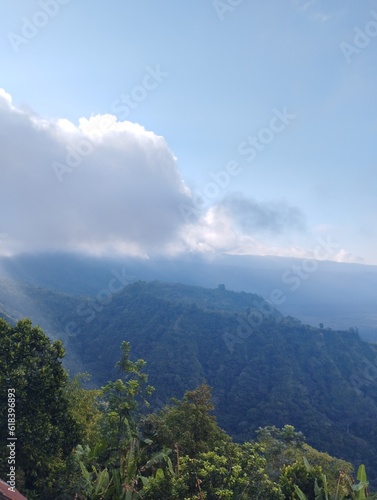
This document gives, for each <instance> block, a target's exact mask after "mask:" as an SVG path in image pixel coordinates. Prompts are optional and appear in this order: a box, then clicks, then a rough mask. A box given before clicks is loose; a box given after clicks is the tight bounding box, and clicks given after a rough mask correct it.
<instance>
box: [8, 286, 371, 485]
mask: <svg viewBox="0 0 377 500" xmlns="http://www.w3.org/2000/svg"><path fill="white" fill-rule="evenodd" d="M17 290H18V301H19V304H18V310H19V311H22V308H23V307H22V302H23V301H24V302H25V304H27V308H26V309H27V311H25V315H26V313H27V314H28V315H30V313H32V306H31V302H30V300H31V299H30V296H31V295H32V296H33V299H34V302H33V307H35V314H36V315H37V319H36V320H35V319H34V318H33V320H34V321H37V322H38V317H39V318H43V321H44V322H45V324H48V325H49V330H48V331H49V334H50V335H53V336H54V338H59V337H61V338H62V339H63V341H64V345H65V348H66V350H67V353H68V356H67V359H68V361H69V368H70V369H71V373H74V371H75V370H80V371H87V372H89V373H91V374H92V381H93V383H95V384H96V385H102V384H105V383H106V382H107V381H108V380H110V379H114V378H116V377H117V372H116V370H115V369H114V365H115V363H116V361H117V359H118V355H119V345H120V344H121V342H122V341H124V340H126V341H128V342H130V344H131V345H132V350H133V353H134V355H135V357H141V358H143V359H145V360H146V361H147V364H148V374H149V380H150V383H151V384H152V385H153V386H154V387H155V388H156V391H155V393H154V394H153V396H152V400H151V402H152V408H153V409H159V408H161V407H162V406H163V405H165V404H166V403H168V402H169V400H170V398H171V397H178V398H181V397H182V396H183V394H184V392H185V391H186V390H193V389H194V388H195V387H197V386H198V385H200V384H201V383H203V382H206V383H208V384H209V385H210V386H211V387H213V401H214V404H215V407H216V415H217V418H218V422H219V425H220V426H221V427H222V428H224V429H225V431H226V432H228V433H229V434H230V435H231V436H232V437H233V438H234V439H235V440H236V441H239V442H243V441H246V440H248V439H251V438H254V437H255V431H256V430H257V429H258V428H259V427H264V426H270V425H275V426H277V427H282V426H284V425H285V424H291V425H293V426H294V427H295V428H296V429H298V430H299V431H301V432H303V433H304V435H305V436H307V440H308V442H309V444H311V445H313V446H314V447H316V448H317V449H319V450H321V451H325V452H328V453H330V454H332V455H334V456H338V457H340V458H344V459H346V460H350V461H352V462H353V463H354V464H355V465H356V466H357V465H358V464H359V463H360V462H361V461H363V462H364V463H365V464H366V466H367V468H368V470H369V471H370V472H369V476H370V479H371V480H373V479H375V477H374V475H375V474H376V472H375V471H376V470H377V367H376V366H377V365H376V360H377V348H376V346H375V345H372V344H369V343H366V342H364V341H362V340H361V339H360V337H359V335H358V333H357V332H356V331H353V330H350V331H344V332H341V331H332V330H330V329H324V328H314V327H312V326H308V325H303V324H301V323H300V322H299V321H297V320H296V319H294V318H291V317H283V316H282V315H280V314H279V313H278V312H277V311H276V310H274V309H273V308H271V307H270V306H269V305H268V304H267V303H266V302H265V301H264V300H263V299H262V298H260V297H258V296H256V295H254V294H249V293H244V292H243V293H235V292H231V291H228V290H226V289H225V287H223V286H219V287H218V288H217V289H212V290H208V289H204V288H200V287H191V286H185V285H179V284H167V283H160V282H151V283H146V282H135V283H133V284H131V285H128V286H126V287H124V288H123V289H122V290H120V291H119V292H118V293H113V294H110V292H109V291H108V292H107V293H106V290H103V291H102V293H101V294H98V295H97V297H95V298H83V297H81V298H80V297H71V296H69V295H66V294H61V293H55V292H51V291H48V290H43V289H37V290H36V289H33V288H32V287H27V288H23V289H21V288H20V286H18V287H17ZM3 295H6V294H4V291H3ZM25 297H26V298H25ZM2 300H3V301H4V300H5V297H3V298H2ZM12 304H13V306H14V305H15V303H14V302H13V303H12ZM25 307H26V306H25ZM31 317H32V315H31ZM41 326H43V327H44V325H43V324H42V325H41Z"/></svg>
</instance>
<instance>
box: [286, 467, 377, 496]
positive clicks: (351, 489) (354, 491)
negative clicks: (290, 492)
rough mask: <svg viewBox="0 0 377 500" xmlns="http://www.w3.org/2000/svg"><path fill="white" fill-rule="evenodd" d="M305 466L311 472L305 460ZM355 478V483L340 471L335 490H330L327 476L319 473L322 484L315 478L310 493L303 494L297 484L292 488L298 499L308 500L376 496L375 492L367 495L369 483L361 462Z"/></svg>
mask: <svg viewBox="0 0 377 500" xmlns="http://www.w3.org/2000/svg"><path fill="white" fill-rule="evenodd" d="M305 468H306V470H307V472H308V474H311V472H312V470H313V468H312V467H311V466H310V465H309V463H308V462H307V461H306V462H305ZM357 480H358V483H355V482H354V481H353V479H352V477H351V476H350V475H349V474H347V473H345V472H344V471H341V472H340V474H339V479H338V484H337V487H336V490H335V491H331V489H330V488H329V486H328V484H327V478H326V476H325V475H324V474H321V479H320V482H321V483H322V484H320V485H319V481H318V478H316V479H315V481H314V490H312V493H309V494H308V495H307V494H305V492H304V491H302V488H301V487H300V485H297V484H295V485H294V489H295V493H296V495H297V498H299V499H300V500H309V499H311V498H313V499H315V500H365V499H366V498H370V499H371V500H373V499H376V498H377V495H376V494H373V495H369V493H368V484H369V483H368V481H367V475H366V472H365V466H364V465H363V464H362V465H360V467H359V469H358V471H357ZM305 486H307V485H305ZM291 498H296V497H291Z"/></svg>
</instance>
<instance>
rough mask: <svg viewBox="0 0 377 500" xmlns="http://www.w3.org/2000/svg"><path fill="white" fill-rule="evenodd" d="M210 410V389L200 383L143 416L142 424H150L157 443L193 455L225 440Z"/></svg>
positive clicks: (212, 407)
mask: <svg viewBox="0 0 377 500" xmlns="http://www.w3.org/2000/svg"><path fill="white" fill-rule="evenodd" d="M213 409H214V406H213V404H212V402H211V389H210V387H209V386H208V385H206V384H202V385H200V386H199V387H197V388H196V389H195V390H193V391H187V392H186V393H185V395H184V397H183V399H182V401H179V400H178V399H173V400H172V404H171V405H170V406H165V407H164V408H163V409H162V410H161V411H160V412H159V414H158V415H151V416H150V417H148V418H145V419H144V421H143V427H144V429H146V428H147V427H148V425H149V426H151V428H152V429H153V430H152V434H150V435H151V437H153V439H154V441H155V442H156V444H157V445H160V446H167V447H169V448H171V449H176V450H177V453H179V454H180V455H188V456H189V457H191V458H194V457H196V456H197V455H198V454H199V453H201V452H204V451H207V450H209V449H214V448H215V447H216V446H219V445H220V444H224V443H226V442H227V441H228V440H229V437H228V436H227V435H226V434H225V432H224V431H222V430H221V429H220V428H219V427H218V425H217V423H216V419H215V417H214V416H213V415H211V414H210V413H211V412H212V411H213ZM149 432H150V433H151V431H150V430H149Z"/></svg>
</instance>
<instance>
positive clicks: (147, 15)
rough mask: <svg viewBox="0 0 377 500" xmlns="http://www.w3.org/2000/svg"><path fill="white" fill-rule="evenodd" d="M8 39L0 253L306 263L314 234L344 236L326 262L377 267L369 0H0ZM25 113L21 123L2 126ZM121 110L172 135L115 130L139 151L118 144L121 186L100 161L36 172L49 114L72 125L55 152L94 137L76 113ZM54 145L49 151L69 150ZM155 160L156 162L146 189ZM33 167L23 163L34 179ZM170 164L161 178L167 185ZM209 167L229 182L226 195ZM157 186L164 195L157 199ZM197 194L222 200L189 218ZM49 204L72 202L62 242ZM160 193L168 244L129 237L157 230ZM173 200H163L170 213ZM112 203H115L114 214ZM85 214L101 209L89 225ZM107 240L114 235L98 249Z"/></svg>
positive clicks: (0, 77) (374, 49)
mask: <svg viewBox="0 0 377 500" xmlns="http://www.w3.org/2000/svg"><path fill="white" fill-rule="evenodd" d="M43 6H44V9H45V11H48V13H47V14H46V13H44V12H45V11H44V10H43ZM25 23H26V24H25ZM28 23H29V24H28ZM38 24H40V26H39V27H38V26H37V27H35V25H38ZM33 26H34V28H33ZM25 30H26V31H25ZM28 30H29V31H28ZM25 33H26V35H27V36H28V38H27V37H26V36H25ZM0 36H1V40H2V43H1V44H0V61H1V69H2V71H1V74H0V87H1V88H3V89H4V90H5V91H6V92H7V93H8V94H10V95H11V96H12V105H11V108H10V107H8V108H4V109H5V111H4V117H3V121H1V120H0V126H1V127H5V129H3V132H4V130H6V131H7V132H6V133H3V134H2V136H3V145H2V147H1V148H2V149H1V150H2V151H3V158H2V153H1V150H0V181H1V188H0V189H1V192H2V195H1V196H2V199H3V205H2V206H1V208H2V210H1V212H2V213H3V214H4V213H8V214H10V215H9V216H8V218H4V220H3V222H2V221H1V220H0V233H1V234H2V235H3V238H2V239H1V240H0V245H2V247H1V246H0V250H1V248H2V251H3V253H6V252H17V251H25V249H27V248H31V249H34V250H43V249H56V248H58V246H59V245H62V246H64V244H65V243H64V242H67V241H69V242H71V243H72V246H71V247H69V246H68V247H67V248H68V249H82V250H85V251H87V250H88V249H92V250H93V249H97V250H98V251H105V250H106V251H107V250H111V248H112V249H116V250H117V251H126V252H127V251H131V250H130V249H132V252H133V253H137V254H143V255H151V254H152V253H153V252H154V251H157V250H156V249H159V251H160V250H161V249H164V251H165V252H168V253H171V254H175V253H179V252H185V251H190V252H192V251H194V252H195V251H202V252H226V253H257V254H273V255H292V256H297V257H301V256H302V257H310V256H312V255H313V252H314V251H315V248H316V246H318V241H319V239H320V238H322V239H323V238H325V239H326V238H327V239H328V238H330V239H331V240H332V241H336V242H337V245H338V246H337V248H338V249H337V250H336V251H334V252H332V253H329V254H328V255H327V258H329V259H330V260H342V261H352V262H364V263H369V264H375V265H377V255H376V248H377V229H376V213H377V197H376V192H377V173H376V167H377V165H376V162H377V160H376V146H375V144H376V134H377V105H376V79H377V78H376V77H377V67H376V56H377V2H376V1H367V0H366V1H363V2H354V1H350V0H333V1H332V2H325V1H324V0H312V1H310V0H302V1H301V0H286V1H285V2H282V1H281V0H266V1H263V2H262V1H256V0H254V1H252V0H243V1H242V0H238V1H237V0H224V1H222V0H218V1H213V0H191V1H190V2H186V3H182V2H177V1H176V0H175V1H173V0H161V1H159V2H156V1H155V0H154V1H153V0H139V1H126V0H123V1H120V0H113V1H112V2H104V1H98V0H92V1H89V0H86V1H85V0H82V1H74V0H71V1H67V0H64V1H63V0H61V1H58V0H50V2H48V1H47V0H39V1H34V0H18V1H17V2H14V1H13V0H4V1H3V2H2V4H1V6H0ZM355 37H356V39H355ZM156 74H157V76H156ZM148 75H150V76H149V77H148ZM153 75H154V76H153ZM153 78H154V80H153ZM127 96H129V99H130V100H128V101H127ZM7 99H8V100H7V101H6V102H8V103H9V102H10V99H9V98H7ZM122 100H123V101H126V102H127V104H126V103H125V102H122ZM129 103H130V104H129ZM9 106H10V105H9ZM16 110H18V111H17V113H18V115H17V116H20V113H23V115H22V116H23V117H24V119H25V120H26V121H25V122H22V123H23V125H22V124H17V123H16V121H15V122H14V123H15V124H14V127H10V128H9V129H7V126H6V123H7V121H8V122H9V120H11V117H12V116H13V115H15V113H16ZM110 114H111V115H114V116H115V118H116V120H117V123H118V124H119V122H122V121H124V120H127V121H130V122H132V123H134V124H140V125H141V126H142V127H144V129H145V130H146V131H151V132H153V133H154V134H155V136H156V137H157V136H162V137H163V138H164V141H165V142H164V144H162V142H161V143H158V145H157V142H156V140H152V139H151V138H150V137H149V136H148V137H149V138H147V134H146V132H140V129H137V128H136V125H135V127H134V128H132V130H131V128H127V130H126V128H125V127H123V128H122V127H120V125H119V127H120V128H119V130H118V129H117V130H116V132H115V131H114V132H113V134H115V133H116V134H118V135H117V137H118V139H119V141H120V142H121V141H123V142H122V144H123V145H124V144H125V143H127V144H130V148H129V149H127V152H126V153H125V152H124V151H125V150H124V147H123V146H122V147H120V145H119V144H120V142H119V143H116V142H114V141H115V139H114V140H113V139H111V140H110V138H108V139H106V140H108V142H106V141H105V142H106V148H107V151H110V150H111V153H109V154H110V156H111V155H112V154H113V153H114V151H118V152H119V151H120V149H122V151H123V153H122V154H123V157H122V158H123V159H122V158H120V157H119V158H118V157H117V158H115V153H114V165H117V166H116V167H115V166H114V169H113V174H112V175H114V176H115V178H114V182H111V183H110V182H109V183H108V184H106V181H105V180H104V179H105V177H104V172H103V171H101V170H100V167H98V169H97V170H96V168H95V167H93V169H92V170H90V171H89V170H88V169H87V170H86V173H85V174H84V170H83V169H82V170H80V172H79V173H77V172H78V171H77V172H73V173H72V175H71V173H69V175H68V173H67V174H66V173H64V182H63V183H61V184H62V186H60V187H57V186H56V180H57V179H52V178H50V176H49V175H50V173H51V169H50V170H48V169H47V167H46V169H45V170H43V169H42V167H41V165H42V164H43V161H46V165H47V164H48V165H49V166H51V164H52V163H53V162H54V161H56V159H58V158H57V157H56V158H55V157H54V158H55V159H54V158H53V157H51V159H49V160H47V159H46V160H43V159H42V158H41V157H40V156H38V155H40V151H39V148H37V147H35V148H33V147H31V146H30V147H29V146H28V144H31V135H30V143H29V135H28V134H29V133H30V134H31V133H32V127H33V126H34V125H35V119H34V121H33V120H32V117H33V116H38V120H39V122H40V123H42V122H43V120H46V121H48V122H49V124H50V128H51V130H52V128H53V127H52V125H51V124H52V123H58V120H60V121H59V123H60V124H61V123H62V122H61V120H62V119H66V120H69V122H71V123H72V124H73V125H74V126H75V127H76V130H75V131H73V130H72V131H71V132H72V133H71V132H68V131H67V130H68V129H69V127H68V125H67V122H66V126H65V128H64V127H63V128H64V130H65V132H64V133H65V134H68V135H69V133H71V135H70V136H69V138H68V135H66V136H65V139H64V140H63V139H61V135H60V136H59V137H60V139H59V140H61V141H63V142H61V144H60V145H62V144H63V143H67V141H68V142H69V141H70V140H76V141H77V140H78V137H79V134H88V131H87V130H86V129H85V130H86V131H85V130H84V128H85V127H82V128H81V129H80V130H78V128H79V120H80V118H82V117H86V118H87V119H89V118H90V117H93V116H97V115H110ZM279 116H280V117H281V116H283V119H281V118H280V121H277V119H274V117H279ZM284 116H285V118H284ZM271 120H274V121H271ZM11 121H12V120H11ZM26 122H27V123H28V125H26ZM12 123H13V121H12ZM33 123H34V125H32V124H33ZM59 126H62V125H59ZM117 126H118V125H117ZM25 127H26V128H25ZM28 127H29V128H28ZM77 127H78V128H77ZM271 127H272V128H271ZM121 128H122V131H121V130H120V129H121ZM62 130H63V129H62ZM51 133H52V132H51ZM10 134H12V135H10ZM18 134H19V135H18ZM62 134H63V132H62ZM72 134H73V135H72ZM75 134H76V135H75ZM127 134H129V135H127ZM138 134H139V135H138ZM0 135H1V129H0ZM73 136H75V139H74V138H73ZM12 137H13V138H14V141H12V140H11V138H12ZM54 137H55V136H54ZM86 137H88V136H87V135H86ZM253 138H254V139H253ZM50 139H51V138H50ZM50 139H48V144H49V145H50V146H51V154H54V155H55V156H56V155H57V154H58V153H57V151H58V150H59V151H60V150H61V149H59V147H58V146H59V145H58V143H56V142H54V143H53V141H52V139H51V140H50ZM55 139H56V137H55ZM55 139H54V140H55ZM0 140H1V139H0ZM33 140H39V139H33ZM46 140H47V139H46V137H45V138H44V139H43V141H46ZM56 140H57V139H56ZM253 140H256V141H257V142H254V143H253ZM41 141H42V139H41ZM127 141H128V142H127ZM10 144H14V146H13V147H15V148H21V149H24V151H25V157H22V155H18V159H15V158H14V157H13V156H14V155H12V150H11V146H10ZM43 144H46V142H43ZM140 144H143V153H142V154H141V153H140V156H137V155H136V156H137V161H136V160H135V154H136V153H135V151H136V149H137V147H138V146H137V145H140ZM252 144H254V146H253V145H252ZM101 147H102V146H101ZM28 148H29V149H28ZM132 148H133V149H132ZM135 148H136V149H135ZM46 151H47V149H46ZM52 151H54V153H52ZM246 151H249V153H246ZM5 152H6V153H5ZM26 152H27V155H26ZM169 152H171V153H172V154H171V155H170V156H169ZM160 153H161V155H160ZM98 155H99V156H98ZM98 155H97V150H96V152H95V153H94V154H93V155H92V156H91V157H90V158H87V157H86V158H85V162H88V163H89V162H90V161H92V162H93V163H95V164H96V165H97V164H98V162H99V161H100V158H103V155H102V156H101V155H100V153H98ZM151 155H152V156H154V157H156V155H157V156H158V158H160V159H159V161H158V162H157V163H156V167H155V170H154V171H153V172H152V173H151V174H150V179H151V181H150V185H144V184H143V183H142V181H141V179H142V178H146V177H147V176H149V173H148V172H150V170H148V169H147V167H146V165H147V163H148V161H149V160H148V158H150V157H151ZM15 156H17V155H15ZM45 156H46V157H47V156H48V155H47V153H46V155H45ZM10 157H11V158H12V160H11V162H10V163H9V160H8V158H10ZM27 158H28V160H27ZM59 161H60V160H59ZM132 161H135V162H136V163H135V165H136V164H137V165H139V167H138V168H139V170H138V172H139V173H140V176H141V178H140V179H138V180H137V181H136V180H135V179H136V177H137V176H136V174H135V176H136V177H135V176H133V174H132V172H131V173H130V172H128V173H127V175H126V172H125V170H124V169H127V168H128V167H127V165H130V162H132ZM156 161H157V160H156ZM6 162H8V163H6ZM17 162H18V163H17ZM22 162H24V163H25V164H26V163H28V165H27V167H26V166H25V167H24V168H25V169H26V168H27V169H28V170H27V172H25V173H24V174H21V173H22V172H23V170H22V168H21V167H20V163H22ZM85 162H84V161H83V164H84V163H85ZM122 162H123V163H122ZM137 162H140V163H137ZM164 162H166V163H164ZM230 162H233V164H235V163H236V164H237V168H236V167H234V170H233V171H232V174H229V172H228V174H229V175H227V174H224V175H225V177H224V176H223V177H221V176H220V177H216V174H217V175H219V174H218V173H219V172H220V171H224V170H226V168H227V166H229V163H230ZM60 163H64V162H63V161H60ZM11 164H12V166H10V165H11ZM125 165H126V166H125ZM148 165H149V163H148ZM144 167H145V168H146V170H143V169H144ZM148 168H150V167H148ZM151 168H154V167H153V166H152V167H151ZM32 169H35V175H34V176H32V175H31V172H30V171H31V170H32ZM122 169H123V170H122ZM136 170H137V169H136V167H135V172H136ZM167 170H168V171H169V172H170V173H169V175H168V174H166V179H168V181H167V184H164V183H163V182H162V181H161V183H159V181H158V180H157V179H160V180H161V178H162V177H164V175H165V174H164V173H166V172H167ZM1 171H2V172H3V174H1ZM12 172H13V176H14V178H13V176H12ZM16 173H17V176H16ZM76 173H77V175H76ZM211 174H212V176H211ZM117 175H119V177H116V176H117ZM214 175H215V177H216V178H217V179H220V182H218V184H220V186H217V189H216V191H213V189H212V188H211V186H212V184H213V181H214V179H213V176H214ZM29 176H30V181H28V179H29ZM131 178H132V180H130V179H131ZM36 179H37V180H36ZM117 179H118V180H119V182H117V181H116V180H117ZM152 179H153V182H152ZM164 179H165V177H164ZM221 179H222V181H221ZM60 180H62V179H60ZM49 182H51V183H55V184H51V186H52V188H51V189H52V191H53V190H55V189H56V190H58V189H60V191H59V194H54V196H51V198H49V197H45V195H44V194H43V193H44V192H45V190H46V189H49V187H50V184H49ZM156 182H157V184H158V189H160V192H159V193H160V194H159V196H157V194H156V193H154V194H153V195H151V193H152V191H153V186H154V185H156V184H155V183H156ZM180 182H182V185H183V187H182V186H180V185H179V183H180ZM30 183H31V184H30ZM101 183H102V186H103V192H101V190H100V189H99V187H98V186H99V185H101ZM211 183H212V184H211ZM146 184H148V183H146ZM160 184H161V185H160ZM20 185H22V186H21V191H22V192H24V193H25V200H26V201H25V202H24V203H23V208H22V207H20V206H16V205H14V204H12V201H10V200H9V190H12V189H15V190H17V189H18V188H19V187H20ZM30 185H32V186H33V189H34V194H35V195H36V198H30V203H31V204H33V206H34V204H37V205H38V201H35V200H36V199H38V198H39V196H38V192H40V193H42V194H41V198H43V199H44V203H42V202H41V204H40V206H38V208H37V209H36V210H35V213H34V214H31V215H34V216H35V220H38V222H35V227H34V228H33V230H31V229H30V225H33V222H32V220H33V219H30V220H29V222H28V225H27V227H25V228H23V223H25V222H24V221H25V220H26V218H27V217H28V216H29V213H26V208H25V206H26V205H27V200H28V198H27V196H28V194H27V192H28V190H27V188H28V186H30ZM122 186H123V187H124V191H122ZM130 186H131V187H132V189H131V187H130ZM177 186H178V187H177ZM212 187H213V186H212ZM128 189H130V192H131V191H132V192H139V193H140V196H139V199H138V200H136V196H135V199H134V204H131V203H130V204H129V205H127V206H126V204H122V202H121V201H119V203H120V204H117V203H114V202H113V201H108V198H109V200H110V199H111V200H114V199H116V197H117V196H119V199H121V198H122V196H123V198H124V196H126V194H127V193H128V191H127V190H128ZM137 189H140V191H136V190H137ZM155 189H156V190H157V187H156V188H155ZM211 189H212V191H211ZM6 190H8V194H7V195H6V194H5V192H6ZM89 191H90V192H91V194H90V192H89ZM94 193H95V197H96V198H95V199H94ZM122 193H123V194H122ZM166 193H168V194H166ZM203 193H210V194H211V196H207V198H206V199H205V200H204V201H205V203H204V204H203V206H200V207H199V205H198V203H196V204H195V203H194V211H193V219H191V220H190V221H188V220H186V219H185V218H184V217H183V219H182V217H181V219H180V220H178V219H177V218H176V212H177V206H176V204H178V206H181V205H182V203H183V204H184V205H185V206H192V205H193V203H192V200H193V199H194V200H195V199H198V196H203ZM212 193H213V195H212ZM56 196H58V197H61V203H60V205H59V206H60V207H61V209H60V208H59V206H54V207H53V211H54V213H55V214H56V216H55V224H56V227H55V231H56V234H55V232H54V231H53V233H54V238H55V240H54V242H51V241H49V238H48V236H49V235H50V236H51V234H52V233H51V227H52V226H53V225H54V221H53V220H52V219H51V216H50V215H49V217H50V218H48V219H46V220H45V217H47V215H44V214H46V213H47V212H51V210H50V209H49V207H50V208H51V204H53V203H54V202H53V200H54V199H56ZM149 196H151V199H152V200H155V202H156V205H155V208H154V209H153V212H154V215H155V216H156V217H158V219H159V220H160V219H161V218H162V217H163V218H164V220H165V221H167V222H166V223H164V224H161V227H160V226H159V224H157V225H156V231H157V230H159V231H161V233H160V234H163V235H164V237H163V238H159V237H157V236H156V235H155V234H154V235H153V237H150V238H145V237H144V235H141V234H140V233H139V232H138V231H136V229H135V230H134V225H136V222H135V221H139V223H140V226H143V227H145V228H146V229H145V230H149V231H150V230H151V229H150V228H151V227H154V226H155V224H154V221H153V217H152V215H153V214H152V215H151V214H149V213H147V212H148V209H147V207H148V206H153V203H152V202H150V201H149ZM99 197H100V198H101V199H102V201H101V202H98V199H99ZM162 198H164V200H169V202H168V203H165V201H164V203H165V204H164V207H163V208H161V203H162V201H161V200H162ZM33 200H34V201H33ZM96 200H97V201H96ZM65 202H66V204H65ZM19 203H21V204H22V200H20V202H19ZM0 204H1V200H0ZM9 204H11V205H9ZM49 204H50V205H49ZM99 205H100V206H99ZM101 206H102V207H103V206H106V207H109V209H108V211H106V214H105V215H106V216H103V217H101V216H100V213H102V212H100V211H99V208H100V207H101ZM10 207H11V208H12V209H14V212H11V210H10ZM140 207H141V208H140ZM156 207H159V208H161V212H159V208H158V209H157V208H156ZM199 208H200V209H199ZM4 210H5V211H4ZM23 210H25V213H24V212H23ZM96 210H97V211H98V212H96ZM127 210H129V211H130V213H128V212H127ZM169 210H171V211H172V212H174V215H172V213H170V212H169ZM29 211H30V206H29V209H28V212H29ZM112 211H113V212H112ZM178 212H179V211H178ZM67 213H70V216H72V217H73V220H74V221H77V220H78V219H80V218H81V219H80V224H79V223H77V227H73V229H72V230H70V226H69V224H66V225H64V224H65V222H64V223H62V222H61V219H62V220H63V219H64V221H66V220H67V217H68V216H67ZM85 213H86V215H83V214H85ZM88 213H90V214H96V223H95V222H94V221H93V220H91V219H90V217H89V215H87V214H88ZM168 213H169V214H168ZM112 214H113V216H112ZM125 214H126V215H125ZM31 215H30V217H31ZM180 216H181V214H180ZM2 217H4V215H3V216H2ZM93 217H94V216H93ZM132 217H133V220H134V222H132V223H131V220H132ZM109 218H113V219H114V220H116V221H117V224H114V228H113V229H112V231H111V232H109V231H107V232H106V231H104V230H103V228H102V227H99V225H100V224H103V225H106V224H107V223H108V220H109ZM97 220H99V222H97ZM124 220H126V222H124ZM122 221H123V222H122ZM127 221H130V222H127ZM16 224H17V225H18V227H19V228H20V230H19V231H18V232H17V231H15V230H14V227H15V225H16ZM62 224H63V226H64V228H63V229H62V233H61V239H60V238H59V237H58V235H57V233H58V229H57V228H59V227H62ZM122 224H123V226H122V229H119V230H118V228H119V227H120V226H121V225H122ZM127 224H129V225H127ZM72 225H73V226H75V224H74V223H73V224H72ZM83 227H85V228H88V227H90V231H88V232H87V233H85V231H81V229H82V228H83ZM44 228H45V230H44ZM47 228H49V229H47ZM148 228H149V229H148ZM21 229H23V231H21ZM78 233H80V234H81V235H82V237H81V236H80V237H78V236H77V234H78ZM80 238H81V239H80ZM106 238H108V239H109V241H110V240H111V241H112V245H111V244H109V245H108V246H106V245H105V247H101V245H100V242H101V243H103V242H104V239H106ZM37 240H38V241H39V242H40V245H39V246H38V245H37V243H36V241H37ZM147 240H148V241H147Z"/></svg>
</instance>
